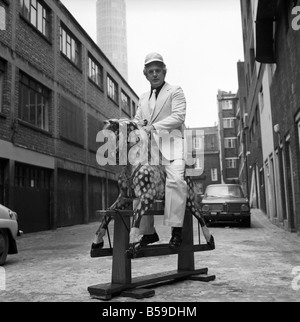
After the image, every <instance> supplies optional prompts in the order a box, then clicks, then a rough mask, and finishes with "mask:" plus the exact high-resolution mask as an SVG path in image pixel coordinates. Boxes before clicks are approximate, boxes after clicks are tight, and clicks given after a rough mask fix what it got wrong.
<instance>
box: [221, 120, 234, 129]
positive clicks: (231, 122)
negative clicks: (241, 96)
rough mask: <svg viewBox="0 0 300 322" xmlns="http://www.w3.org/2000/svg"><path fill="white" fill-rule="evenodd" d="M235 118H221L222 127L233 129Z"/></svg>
mask: <svg viewBox="0 0 300 322" xmlns="http://www.w3.org/2000/svg"><path fill="white" fill-rule="evenodd" d="M234 122H235V118H226V119H223V127H224V129H233V128H234Z"/></svg>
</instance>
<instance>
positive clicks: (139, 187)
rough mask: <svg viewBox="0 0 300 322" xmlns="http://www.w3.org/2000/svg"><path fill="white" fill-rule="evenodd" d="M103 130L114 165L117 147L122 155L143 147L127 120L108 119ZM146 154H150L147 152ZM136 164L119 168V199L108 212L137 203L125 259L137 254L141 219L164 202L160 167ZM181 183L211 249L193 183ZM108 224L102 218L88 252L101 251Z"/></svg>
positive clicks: (117, 158) (133, 125)
mask: <svg viewBox="0 0 300 322" xmlns="http://www.w3.org/2000/svg"><path fill="white" fill-rule="evenodd" d="M122 129H126V132H125V133H124V131H122ZM103 130H106V131H110V133H112V135H113V136H114V138H115V139H116V145H115V148H116V150H115V151H112V152H111V153H112V155H111V156H112V157H113V158H115V161H116V164H117V165H120V155H121V151H120V147H124V146H125V148H126V151H125V152H126V153H127V155H128V154H129V152H130V151H132V149H133V148H134V147H136V146H137V145H138V144H140V145H139V147H138V148H141V146H142V144H143V142H141V137H142V135H137V134H136V133H138V132H137V131H139V132H143V130H142V127H141V126H140V125H139V124H137V123H135V122H134V121H131V120H128V119H120V120H117V119H111V120H108V121H107V122H106V124H105V126H104V129H103ZM147 145H148V146H149V144H148V143H145V144H144V146H147ZM137 150H138V149H137ZM147 150H148V152H149V153H150V149H147ZM107 156H108V152H107V154H106V157H107ZM149 157H150V156H148V159H147V160H146V161H148V160H149ZM136 160H137V159H134V160H129V158H128V159H127V161H129V162H127V165H124V166H123V169H122V171H121V173H120V176H119V179H118V185H119V190H120V192H119V196H118V198H117V200H116V201H115V202H114V204H113V205H112V206H111V207H110V208H109V209H108V210H109V211H116V212H118V211H121V210H124V209H126V208H127V207H128V206H130V205H131V204H132V201H133V200H134V199H137V200H138V202H137V203H136V206H135V207H134V209H133V220H132V227H131V230H130V242H129V249H128V250H127V256H128V257H129V258H136V257H137V256H138V253H139V251H140V250H141V245H140V239H139V237H140V231H139V226H140V222H141V219H142V217H143V216H144V215H145V213H146V212H147V211H148V210H150V209H151V208H152V207H153V205H154V203H155V201H156V200H164V198H165V181H166V174H165V172H164V170H163V167H162V166H161V165H151V164H150V163H148V162H140V161H136ZM130 161H131V162H130ZM144 161H145V159H144ZM185 180H186V182H187V186H188V197H187V208H188V209H189V211H190V212H191V213H192V215H193V216H194V217H195V218H196V219H197V220H198V222H199V224H200V225H201V228H202V232H203V235H204V237H205V239H206V242H207V245H208V246H210V247H211V248H212V249H213V248H214V238H213V236H212V235H211V234H210V232H209V230H208V228H207V226H206V223H205V220H204V218H203V217H202V215H201V211H200V210H199V209H198V207H197V205H196V203H195V192H194V184H193V181H192V179H191V178H190V177H188V176H186V177H185ZM111 220H112V216H111V215H106V216H104V218H103V219H102V222H101V224H100V227H99V229H98V230H97V232H96V235H95V240H94V242H93V244H92V247H91V252H93V253H97V250H101V249H102V248H103V247H104V240H103V237H104V236H105V235H106V231H107V229H108V225H109V223H110V222H111Z"/></svg>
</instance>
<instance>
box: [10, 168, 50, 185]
mask: <svg viewBox="0 0 300 322" xmlns="http://www.w3.org/2000/svg"><path fill="white" fill-rule="evenodd" d="M15 186H16V187H26V188H35V189H49V188H50V171H49V170H46V169H42V168H38V167H33V166H27V165H23V164H21V163H16V168H15Z"/></svg>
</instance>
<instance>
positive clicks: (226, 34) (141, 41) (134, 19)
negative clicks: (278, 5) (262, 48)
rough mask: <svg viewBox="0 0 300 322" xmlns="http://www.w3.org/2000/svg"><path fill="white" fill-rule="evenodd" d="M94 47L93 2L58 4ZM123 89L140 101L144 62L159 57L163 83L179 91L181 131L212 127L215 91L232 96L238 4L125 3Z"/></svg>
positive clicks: (238, 51) (226, 0)
mask: <svg viewBox="0 0 300 322" xmlns="http://www.w3.org/2000/svg"><path fill="white" fill-rule="evenodd" d="M61 1H62V3H63V4H64V5H65V6H66V7H67V9H68V10H69V11H70V12H71V14H72V15H73V16H74V17H75V18H76V20H77V21H78V22H79V23H80V25H81V26H82V27H83V28H84V29H85V31H86V32H87V33H88V34H89V35H90V37H91V38H92V39H93V40H94V41H95V42H97V28H96V1H97V0H61ZM125 2H126V8H127V47H128V49H127V51H128V53H127V54H128V83H129V85H130V86H131V87H132V89H133V90H134V91H135V93H136V94H137V95H138V96H140V95H141V94H142V93H144V92H146V91H148V90H149V83H148V81H147V80H146V78H145V76H144V75H143V67H144V60H145V56H146V55H147V54H148V53H150V52H158V53H160V54H161V55H162V56H163V58H164V61H165V63H166V65H167V69H168V73H167V77H166V81H167V82H168V83H170V84H172V85H179V86H181V87H182V89H183V91H184V93H185V96H186V100H187V115H186V125H187V126H188V127H209V126H214V125H216V124H217V123H218V107H217V94H218V90H219V89H220V90H222V91H226V92H230V91H231V92H232V93H236V92H237V90H238V78H237V63H238V61H243V60H244V53H243V36H242V22H241V13H240V0H125Z"/></svg>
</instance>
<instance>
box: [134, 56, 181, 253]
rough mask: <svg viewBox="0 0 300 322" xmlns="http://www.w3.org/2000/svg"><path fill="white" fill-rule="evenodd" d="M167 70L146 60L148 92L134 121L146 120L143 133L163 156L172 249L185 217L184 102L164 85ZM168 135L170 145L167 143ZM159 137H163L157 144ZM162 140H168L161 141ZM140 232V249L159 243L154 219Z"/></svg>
mask: <svg viewBox="0 0 300 322" xmlns="http://www.w3.org/2000/svg"><path fill="white" fill-rule="evenodd" d="M166 74H167V68H166V65H165V63H164V60H163V57H162V56H161V55H160V54H158V53H150V54H149V55H147V57H146V59H145V68H144V75H145V76H146V79H147V80H148V81H149V83H150V85H151V91H150V92H147V93H145V94H143V95H142V96H141V98H140V101H139V105H138V109H137V113H136V116H135V119H134V120H135V121H136V122H139V123H143V122H144V121H145V120H146V121H147V122H146V123H147V125H146V126H144V130H145V131H146V132H147V134H150V133H152V134H153V137H154V138H155V141H156V143H157V144H158V146H159V149H160V151H161V154H162V157H163V165H164V167H165V171H166V174H167V178H166V192H165V213H164V224H165V225H166V226H170V227H172V237H171V240H170V243H169V245H170V247H171V248H178V247H180V245H181V243H182V226H183V221H184V215H185V208H186V199H187V184H186V182H185V180H184V174H185V161H184V144H183V133H184V129H185V125H184V122H185V116H186V100H185V96H184V93H183V91H182V89H181V88H180V87H179V86H171V85H170V84H168V83H166V82H165V78H166ZM170 134H171V136H172V137H173V140H172V141H173V142H172V144H170V140H168V138H170ZM159 137H161V138H162V140H161V141H159ZM164 137H166V138H167V140H164ZM140 232H141V234H142V235H143V237H142V238H141V240H140V244H141V246H146V245H148V244H152V243H155V242H157V241H159V237H158V235H157V233H156V230H155V227H154V218H153V217H152V216H144V217H143V219H142V221H141V225H140Z"/></svg>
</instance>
